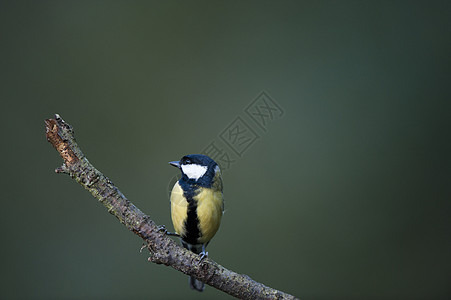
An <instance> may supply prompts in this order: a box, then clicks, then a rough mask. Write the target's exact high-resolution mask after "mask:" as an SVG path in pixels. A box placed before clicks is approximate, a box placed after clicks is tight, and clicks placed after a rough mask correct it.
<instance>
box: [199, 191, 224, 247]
mask: <svg viewBox="0 0 451 300" xmlns="http://www.w3.org/2000/svg"><path fill="white" fill-rule="evenodd" d="M194 200H196V201H197V218H198V219H199V230H200V232H201V237H200V238H199V239H198V242H199V243H200V244H204V243H207V242H209V241H210V240H211V239H212V238H213V236H214V235H215V234H216V232H217V231H218V229H219V225H220V223H221V217H222V211H223V199H222V192H221V191H218V190H215V189H210V188H203V189H202V190H201V192H200V193H199V194H198V195H196V196H195V197H194Z"/></svg>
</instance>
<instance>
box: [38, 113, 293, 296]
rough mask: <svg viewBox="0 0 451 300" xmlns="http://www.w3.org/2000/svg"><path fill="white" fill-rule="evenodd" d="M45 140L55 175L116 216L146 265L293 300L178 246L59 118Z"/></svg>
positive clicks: (241, 292)
mask: <svg viewBox="0 0 451 300" xmlns="http://www.w3.org/2000/svg"><path fill="white" fill-rule="evenodd" d="M45 130H46V136H47V140H48V141H49V142H50V143H51V144H52V145H53V147H54V148H55V149H56V150H57V151H58V152H59V154H60V155H61V157H62V158H63V161H64V163H63V165H62V166H61V167H59V168H57V169H56V170H55V172H56V173H66V174H69V175H70V176H71V177H72V178H73V179H75V180H76V181H77V182H78V183H80V184H81V185H82V186H83V187H84V188H85V189H87V190H88V191H89V192H90V193H91V194H92V195H93V196H94V197H95V198H97V199H98V200H99V201H100V202H101V203H102V204H103V205H104V206H105V207H106V208H107V209H108V212H109V213H111V214H112V215H114V216H116V217H117V218H118V220H119V222H121V223H122V224H124V225H125V226H126V227H127V228H128V229H129V230H130V231H132V232H134V233H135V234H136V235H138V236H140V237H141V238H142V239H143V240H144V242H145V243H146V244H147V248H148V249H149V251H150V254H151V255H150V257H149V261H151V262H154V263H157V264H164V265H166V266H170V267H172V268H174V269H176V270H178V271H180V272H183V273H184V274H187V275H191V276H194V277H196V278H197V279H199V280H200V281H203V282H205V283H206V284H208V285H210V286H212V287H214V288H217V289H219V290H221V291H223V292H226V293H228V294H230V295H232V296H235V297H237V298H240V299H296V298H295V297H294V296H292V295H289V294H286V293H284V292H281V291H278V290H276V289H272V288H270V287H267V286H265V285H263V284H261V283H259V282H256V281H254V280H252V279H251V278H250V277H249V276H247V275H244V274H238V273H235V272H233V271H230V270H228V269H226V268H224V267H223V266H221V265H219V264H217V263H216V262H214V261H213V260H211V259H209V258H205V259H203V260H202V261H200V260H199V256H198V255H195V254H194V253H192V252H190V251H187V250H185V249H184V248H182V247H180V246H178V245H177V244H176V243H175V242H174V241H173V240H172V239H171V238H169V237H168V236H167V235H166V234H165V231H164V230H161V227H160V226H157V225H156V224H155V222H154V221H152V220H151V219H150V217H149V216H147V215H146V214H144V213H143V212H142V211H141V210H139V208H137V207H136V206H135V205H133V203H131V202H130V201H129V200H128V199H127V198H126V197H125V196H124V194H122V193H121V192H120V191H119V190H118V188H117V187H116V186H115V185H114V184H113V183H112V182H111V181H110V180H109V179H108V178H107V177H106V176H105V175H103V174H102V173H101V172H100V171H98V170H97V169H96V168H95V167H94V166H93V165H92V164H91V163H90V162H89V161H88V159H87V158H86V156H84V154H83V153H82V152H81V150H80V147H79V146H78V144H77V143H76V141H75V138H74V131H73V129H72V126H70V125H69V124H68V123H66V122H64V120H63V119H62V118H61V117H60V116H59V115H57V114H56V115H55V118H54V119H47V120H45Z"/></svg>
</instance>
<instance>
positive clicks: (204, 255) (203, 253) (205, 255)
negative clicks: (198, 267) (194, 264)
mask: <svg viewBox="0 0 451 300" xmlns="http://www.w3.org/2000/svg"><path fill="white" fill-rule="evenodd" d="M199 256H200V261H199V262H201V261H202V260H203V259H204V258H206V257H208V252H205V251H202V252H201V253H199Z"/></svg>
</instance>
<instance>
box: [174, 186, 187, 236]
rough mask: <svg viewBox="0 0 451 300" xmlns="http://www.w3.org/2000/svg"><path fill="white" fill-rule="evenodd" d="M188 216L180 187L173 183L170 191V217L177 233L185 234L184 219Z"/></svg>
mask: <svg viewBox="0 0 451 300" xmlns="http://www.w3.org/2000/svg"><path fill="white" fill-rule="evenodd" d="M187 216H188V201H186V199H185V197H184V196H183V190H182V187H181V186H180V184H179V183H178V182H176V183H175V185H174V187H173V188H172V193H171V218H172V224H173V225H174V229H175V232H177V233H178V234H179V235H184V234H185V226H184V224H185V220H186V218H187Z"/></svg>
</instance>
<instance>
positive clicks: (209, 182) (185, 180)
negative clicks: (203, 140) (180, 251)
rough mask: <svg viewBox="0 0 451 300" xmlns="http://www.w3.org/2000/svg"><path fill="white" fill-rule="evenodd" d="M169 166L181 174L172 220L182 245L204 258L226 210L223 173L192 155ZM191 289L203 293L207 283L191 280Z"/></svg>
mask: <svg viewBox="0 0 451 300" xmlns="http://www.w3.org/2000/svg"><path fill="white" fill-rule="evenodd" d="M170 164H171V165H172V166H174V167H177V168H179V169H180V171H181V172H182V178H181V179H180V180H179V181H177V182H176V183H175V185H174V187H173V189H172V192H171V217H172V224H173V225H174V229H175V231H176V233H177V234H178V235H179V236H180V238H181V242H182V246H183V247H184V248H186V249H188V250H190V251H192V252H194V253H196V254H199V255H200V256H201V259H203V258H204V257H206V256H207V255H208V252H206V250H205V248H206V247H207V245H208V243H209V242H210V240H211V239H212V238H213V236H214V235H215V234H216V232H217V231H218V228H219V224H220V223H221V217H222V214H223V211H224V199H223V194H222V178H221V170H220V169H219V166H218V164H217V163H216V162H215V161H214V160H213V159H211V158H210V157H208V156H206V155H201V154H191V155H186V156H184V157H183V158H182V159H181V160H180V161H172V162H170ZM189 284H190V287H191V288H192V289H195V290H197V291H200V292H202V291H203V290H204V283H203V282H201V281H199V280H197V279H195V278H194V277H190V280H189Z"/></svg>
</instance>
